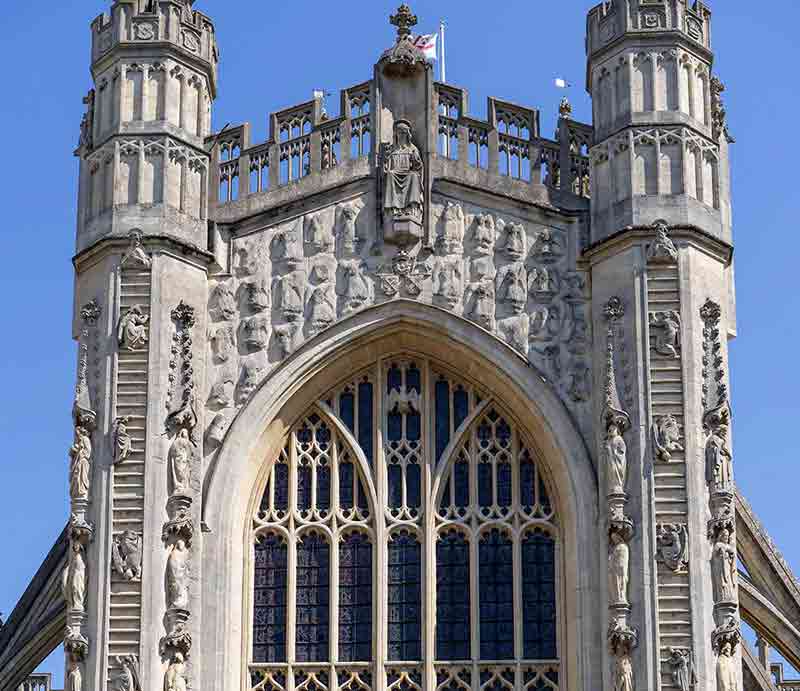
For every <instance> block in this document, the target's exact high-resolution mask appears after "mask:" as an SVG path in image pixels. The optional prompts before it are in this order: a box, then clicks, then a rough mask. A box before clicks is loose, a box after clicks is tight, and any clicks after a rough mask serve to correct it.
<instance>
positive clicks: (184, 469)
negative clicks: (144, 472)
mask: <svg viewBox="0 0 800 691" xmlns="http://www.w3.org/2000/svg"><path fill="white" fill-rule="evenodd" d="M193 455H194V450H193V448H192V442H191V441H190V440H189V432H187V431H186V430H185V429H182V430H181V431H180V432H178V436H177V437H176V438H175V441H173V442H172V446H170V447H169V453H168V454H167V462H168V464H169V477H170V482H171V485H172V486H171V495H172V496H175V495H176V494H186V493H187V492H188V491H189V489H190V483H191V477H192V475H191V474H192V456H193Z"/></svg>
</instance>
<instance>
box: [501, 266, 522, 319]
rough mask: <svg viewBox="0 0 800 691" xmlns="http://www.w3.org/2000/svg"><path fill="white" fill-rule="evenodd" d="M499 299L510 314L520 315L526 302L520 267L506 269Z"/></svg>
mask: <svg viewBox="0 0 800 691" xmlns="http://www.w3.org/2000/svg"><path fill="white" fill-rule="evenodd" d="M500 299H501V300H502V301H503V303H504V304H505V305H507V306H508V308H509V310H510V311H511V313H512V314H521V313H522V311H523V310H524V309H525V304H526V303H527V301H528V289H527V286H526V283H525V269H524V268H522V267H521V266H519V267H517V266H511V267H509V268H508V270H507V271H506V272H505V274H504V275H503V280H502V282H501V284H500Z"/></svg>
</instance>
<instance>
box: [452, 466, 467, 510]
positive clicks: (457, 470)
mask: <svg viewBox="0 0 800 691" xmlns="http://www.w3.org/2000/svg"><path fill="white" fill-rule="evenodd" d="M453 473H454V474H455V489H456V496H455V505H456V506H458V507H459V508H466V507H467V506H469V463H467V461H466V460H465V459H463V458H459V460H458V461H457V462H456V464H455V467H454V468H453Z"/></svg>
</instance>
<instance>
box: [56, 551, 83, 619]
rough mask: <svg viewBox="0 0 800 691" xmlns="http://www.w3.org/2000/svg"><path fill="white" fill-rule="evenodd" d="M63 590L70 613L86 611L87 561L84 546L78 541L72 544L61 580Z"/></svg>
mask: <svg viewBox="0 0 800 691" xmlns="http://www.w3.org/2000/svg"><path fill="white" fill-rule="evenodd" d="M61 589H62V592H63V593H64V600H66V602H67V610H68V611H70V612H84V611H85V610H86V560H85V559H84V554H83V546H82V545H81V543H80V542H78V541H72V542H71V543H70V546H69V558H68V561H67V566H66V568H65V569H64V573H63V575H62V578H61Z"/></svg>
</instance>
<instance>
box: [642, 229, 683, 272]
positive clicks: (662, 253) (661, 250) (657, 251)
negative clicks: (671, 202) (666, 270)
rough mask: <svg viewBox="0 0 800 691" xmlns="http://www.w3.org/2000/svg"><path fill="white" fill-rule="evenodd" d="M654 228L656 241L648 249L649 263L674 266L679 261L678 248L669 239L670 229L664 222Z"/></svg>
mask: <svg viewBox="0 0 800 691" xmlns="http://www.w3.org/2000/svg"><path fill="white" fill-rule="evenodd" d="M654 226H655V230H656V239H655V242H653V243H652V244H651V245H650V246H649V247H648V248H647V261H648V262H650V263H651V264H674V263H675V262H677V261H678V248H677V247H675V243H674V242H672V240H671V239H670V237H669V227H668V226H667V224H666V223H664V222H663V221H661V222H657V223H655V224H654Z"/></svg>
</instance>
